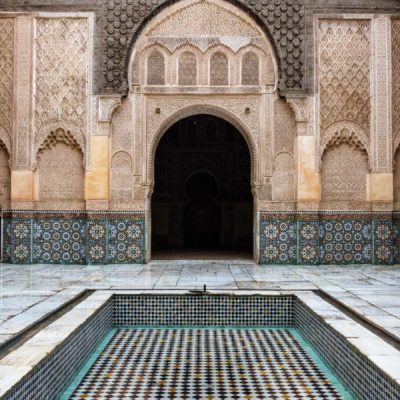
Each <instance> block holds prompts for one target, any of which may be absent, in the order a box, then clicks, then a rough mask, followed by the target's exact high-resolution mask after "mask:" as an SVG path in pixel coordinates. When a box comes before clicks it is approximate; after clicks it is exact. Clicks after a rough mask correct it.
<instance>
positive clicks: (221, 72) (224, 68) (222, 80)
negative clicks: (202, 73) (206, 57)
mask: <svg viewBox="0 0 400 400" xmlns="http://www.w3.org/2000/svg"><path fill="white" fill-rule="evenodd" d="M228 67H229V64H228V58H227V57H226V55H225V54H224V53H222V52H221V51H218V52H216V53H214V54H213V55H212V56H211V60H210V85H215V86H222V85H228V84H229V70H228Z"/></svg>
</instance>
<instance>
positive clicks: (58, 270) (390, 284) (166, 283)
mask: <svg viewBox="0 0 400 400" xmlns="http://www.w3.org/2000/svg"><path fill="white" fill-rule="evenodd" d="M203 285H206V286H207V289H209V290H212V289H218V290H227V291H229V290H243V291H248V290H252V291H261V290H275V291H291V290H293V291H298V290H310V289H311V290H312V289H322V290H324V291H325V292H327V293H328V294H330V295H331V296H333V297H335V298H336V299H337V300H339V301H340V302H342V303H343V304H345V305H347V306H349V307H351V308H352V309H353V310H355V311H356V312H358V313H359V314H361V315H363V316H364V317H366V318H367V319H368V320H370V321H371V322H372V323H374V324H376V325H379V326H380V327H382V328H384V329H385V330H387V331H388V332H390V333H391V334H393V335H395V336H397V337H398V338H400V266H397V267H396V266H390V267H387V266H385V267H383V266H313V267H305V266H304V267H303V266H290V265H288V266H260V265H257V264H255V263H253V262H252V261H247V260H235V261H228V260H215V261H212V260H199V261H195V260H193V261H187V260H177V261H153V262H151V263H149V264H147V265H107V266H82V265H79V266H74V265H8V264H1V265H0V343H2V342H4V341H6V340H8V339H9V338H11V337H12V336H13V335H15V334H17V333H18V332H20V331H21V330H23V329H25V328H27V327H29V326H30V325H32V324H33V323H34V322H36V321H37V320H39V319H41V318H43V317H44V316H46V315H47V314H49V313H50V312H52V311H53V310H55V309H57V308H59V307H61V306H62V305H63V304H64V303H65V302H67V301H69V300H71V299H73V298H74V297H76V296H77V295H79V293H81V292H82V291H83V290H84V289H87V288H89V289H109V288H112V289H143V290H168V289H170V290H172V289H202V288H203Z"/></svg>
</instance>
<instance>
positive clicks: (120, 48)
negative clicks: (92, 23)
mask: <svg viewBox="0 0 400 400" xmlns="http://www.w3.org/2000/svg"><path fill="white" fill-rule="evenodd" d="M231 3H234V4H236V5H239V6H241V8H243V9H244V10H245V11H246V12H247V13H249V14H250V15H252V16H253V17H254V18H255V20H257V21H259V22H260V25H261V27H262V29H263V30H264V31H265V32H266V33H267V36H269V37H270V38H271V41H272V44H273V47H274V49H275V52H276V55H277V58H278V59H279V69H280V71H279V72H280V82H279V85H280V89H281V90H282V91H289V90H299V89H302V87H303V76H304V5H303V0H281V1H279V2H277V1H274V0H267V1H264V0H238V1H235V2H233V1H231ZM170 4H171V2H170V1H168V0H151V1H150V0H148V1H147V2H146V1H140V2H139V3H138V2H136V1H133V0H104V14H105V17H104V27H103V29H104V45H103V52H104V53H103V85H102V86H103V89H104V90H109V91H110V90H112V91H114V92H119V93H125V92H126V91H127V90H128V63H129V57H130V51H131V49H132V47H133V45H134V42H135V40H136V38H137V36H138V34H139V33H140V32H141V31H142V29H143V26H144V25H145V23H146V22H147V20H148V19H149V17H150V16H153V15H155V14H157V13H158V12H159V11H161V10H162V9H164V8H165V7H166V6H167V5H170ZM184 23H185V24H186V21H185V22H184ZM208 23H213V22H208ZM219 25H220V26H219V29H223V28H224V27H225V26H227V24H225V23H223V24H219ZM222 36H223V35H222Z"/></svg>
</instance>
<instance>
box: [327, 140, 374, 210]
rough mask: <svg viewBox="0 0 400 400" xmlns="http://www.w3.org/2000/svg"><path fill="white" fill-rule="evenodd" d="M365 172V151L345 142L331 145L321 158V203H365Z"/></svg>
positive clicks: (366, 166) (366, 167) (366, 165)
mask: <svg viewBox="0 0 400 400" xmlns="http://www.w3.org/2000/svg"><path fill="white" fill-rule="evenodd" d="M367 171H368V164H367V156H366V153H365V151H362V150H361V149H360V148H359V147H357V146H355V145H354V144H352V143H349V142H346V141H344V142H341V143H339V144H338V145H333V146H332V147H330V148H329V149H327V150H326V151H325V153H324V155H323V157H322V170H321V182H322V185H321V198H322V201H328V202H329V201H341V202H349V203H350V202H355V201H356V202H365V201H366V196H367V194H366V193H367V189H366V188H367Z"/></svg>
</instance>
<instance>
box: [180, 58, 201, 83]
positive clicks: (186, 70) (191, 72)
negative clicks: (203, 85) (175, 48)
mask: <svg viewBox="0 0 400 400" xmlns="http://www.w3.org/2000/svg"><path fill="white" fill-rule="evenodd" d="M196 81H197V60H196V55H195V54H193V53H192V52H190V51H185V52H184V53H182V54H181V55H180V56H179V78H178V83H179V85H196Z"/></svg>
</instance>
